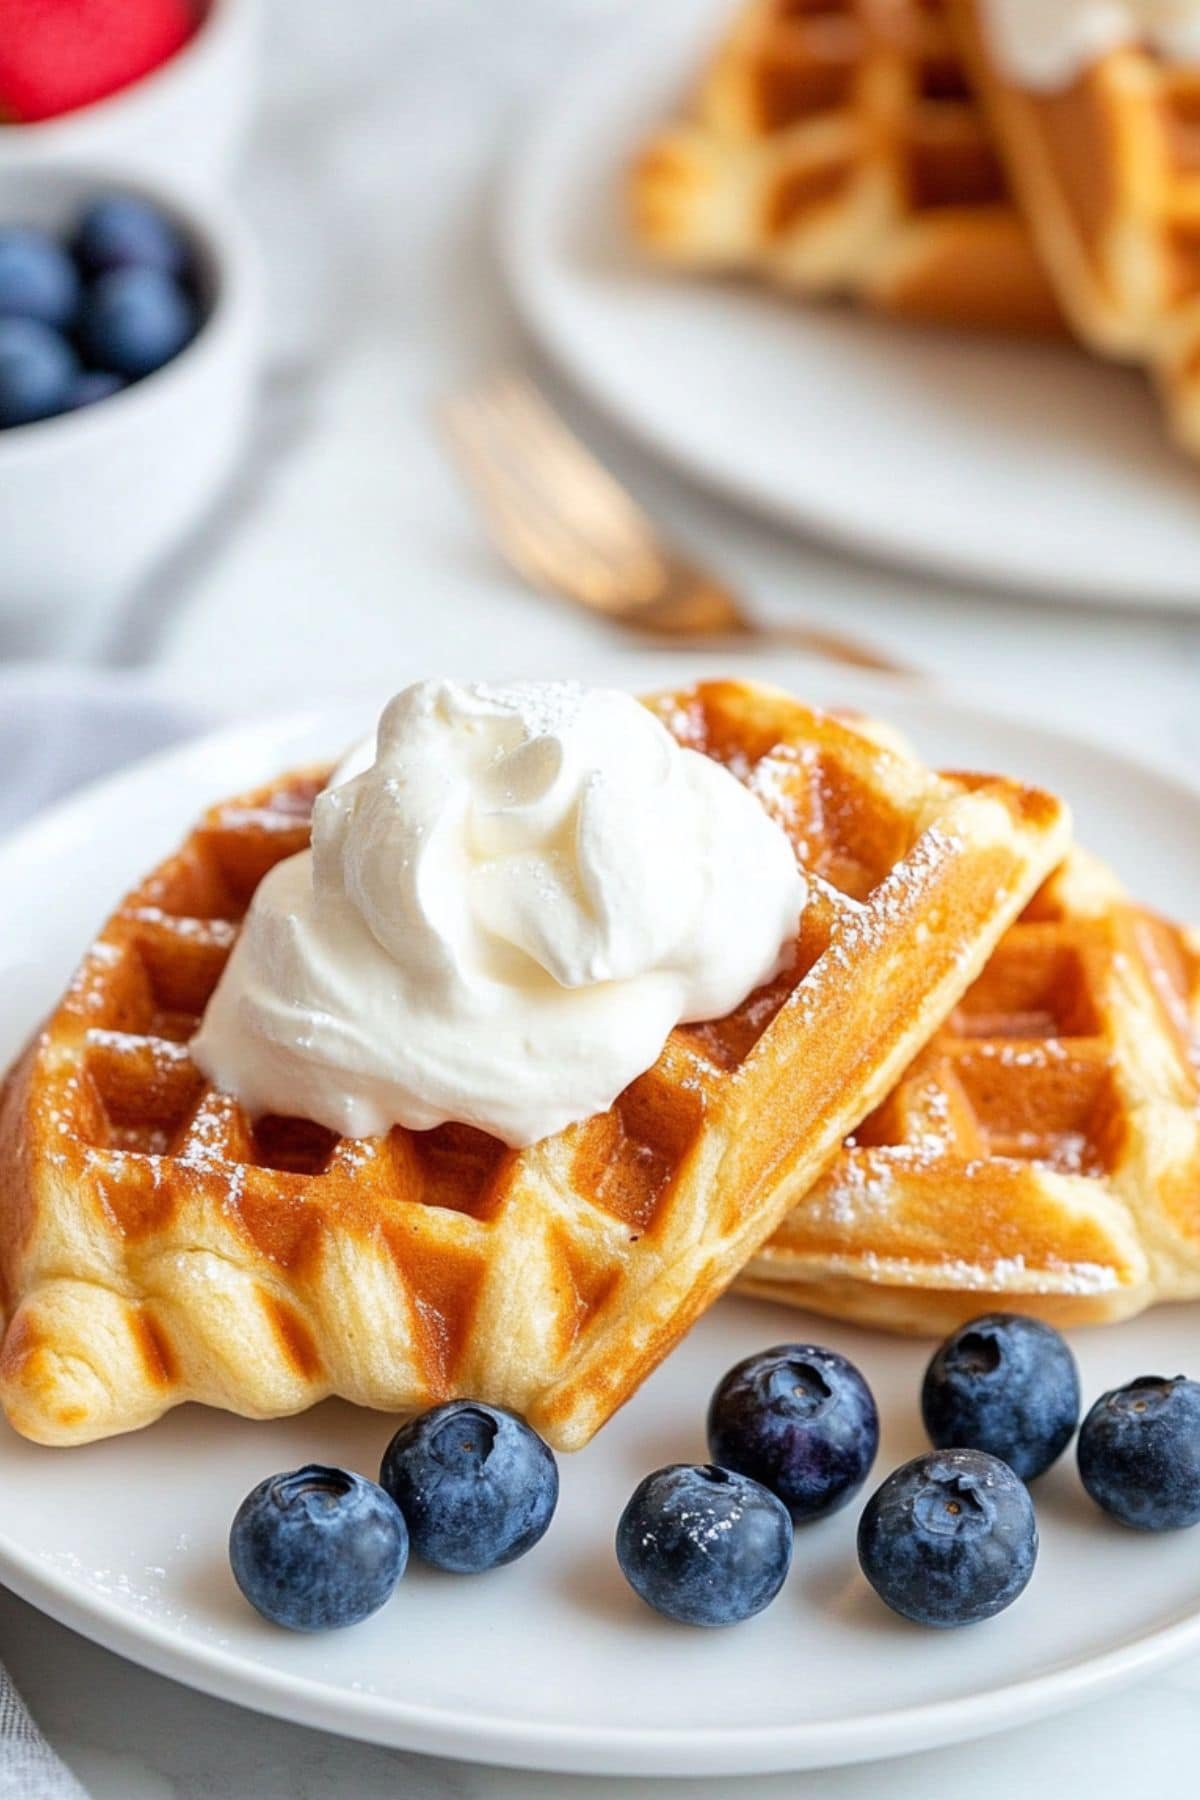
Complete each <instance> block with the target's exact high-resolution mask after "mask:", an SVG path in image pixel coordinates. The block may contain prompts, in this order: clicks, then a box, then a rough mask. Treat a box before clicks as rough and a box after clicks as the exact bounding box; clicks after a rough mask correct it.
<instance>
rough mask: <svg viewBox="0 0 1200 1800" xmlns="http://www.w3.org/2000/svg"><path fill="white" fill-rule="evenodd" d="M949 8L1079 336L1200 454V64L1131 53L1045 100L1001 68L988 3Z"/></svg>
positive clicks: (961, 0)
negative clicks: (1129, 365)
mask: <svg viewBox="0 0 1200 1800" xmlns="http://www.w3.org/2000/svg"><path fill="white" fill-rule="evenodd" d="M945 4H946V7H947V12H948V14H949V16H950V18H951V21H952V24H953V26H954V30H955V34H956V37H957V39H958V41H959V43H960V45H961V47H962V50H963V52H964V55H965V57H966V60H967V63H968V66H969V67H970V69H971V71H972V76H973V79H974V80H975V82H976V85H977V89H978V91H979V93H980V95H981V98H982V100H983V102H984V104H985V106H986V108H987V112H988V116H989V119H990V123H991V126H992V128H993V131H994V135H995V138H996V141H997V144H998V146H999V148H1000V150H1001V151H1002V153H1003V155H1004V158H1005V161H1006V165H1007V167H1008V170H1009V174H1010V177H1011V179H1012V181H1013V184H1014V187H1015V190H1016V192H1017V193H1018V194H1019V196H1020V198H1021V203H1022V208H1023V210H1024V213H1025V216H1026V217H1027V219H1028V221H1029V224H1030V227H1031V229H1032V231H1033V233H1034V236H1035V238H1036V240H1037V244H1038V247H1039V250H1040V252H1041V257H1042V260H1043V263H1044V265H1045V268H1046V270H1047V272H1048V274H1049V276H1050V278H1051V280H1052V281H1053V284H1054V287H1055V290H1056V292H1057V295H1058V298H1059V301H1060V303H1061V305H1062V308H1063V310H1064V312H1065V313H1066V315H1067V317H1068V319H1069V320H1070V322H1071V324H1072V326H1073V328H1074V329H1075V331H1076V332H1077V333H1078V335H1079V336H1080V338H1081V339H1082V340H1083V341H1084V343H1086V344H1089V345H1090V346H1091V347H1092V348H1093V349H1095V350H1098V351H1100V352H1101V353H1102V354H1104V355H1108V356H1117V357H1123V358H1126V359H1129V360H1131V361H1138V362H1142V363H1144V364H1145V365H1146V367H1147V368H1148V369H1149V370H1150V372H1151V373H1152V375H1153V376H1154V377H1155V379H1156V381H1157V382H1158V384H1159V387H1160V389H1161V392H1162V396H1163V400H1164V403H1165V405H1166V407H1167V410H1168V413H1169V416H1170V420H1171V424H1172V428H1173V430H1174V432H1175V434H1176V436H1177V437H1178V438H1179V440H1180V441H1181V442H1182V443H1183V444H1184V445H1185V447H1187V448H1188V449H1190V450H1193V451H1200V131H1198V130H1197V122H1198V121H1200V67H1185V66H1183V65H1180V64H1171V63H1167V62H1164V61H1163V60H1162V58H1161V57H1159V56H1158V55H1156V54H1155V52H1154V51H1153V50H1151V49H1149V48H1146V47H1143V46H1141V45H1136V44H1134V45H1130V46H1129V47H1128V48H1122V49H1119V50H1115V51H1112V52H1110V53H1109V54H1107V55H1105V56H1102V57H1100V58H1099V60H1097V61H1096V62H1095V63H1093V64H1092V66H1091V67H1090V68H1089V69H1087V70H1086V71H1085V72H1084V73H1083V74H1082V75H1080V76H1079V77H1078V78H1077V79H1076V80H1075V81H1073V82H1072V83H1071V85H1070V86H1069V87H1066V88H1064V89H1063V90H1062V91H1061V92H1037V93H1035V92H1031V91H1030V90H1028V89H1024V88H1021V87H1020V86H1018V85H1017V84H1016V83H1015V82H1014V81H1013V80H1012V79H1010V78H1009V77H1008V76H1007V75H1006V73H1005V72H1004V70H1003V69H1002V68H1001V67H1000V65H999V64H998V62H997V59H996V57H995V55H994V54H993V50H992V45H991V42H990V39H989V36H988V32H987V29H986V24H985V18H986V7H985V5H984V3H983V0H945Z"/></svg>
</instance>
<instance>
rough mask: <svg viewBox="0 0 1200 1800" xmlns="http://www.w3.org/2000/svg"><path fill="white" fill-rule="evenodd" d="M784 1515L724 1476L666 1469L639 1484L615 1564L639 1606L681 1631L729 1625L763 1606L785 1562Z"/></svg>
mask: <svg viewBox="0 0 1200 1800" xmlns="http://www.w3.org/2000/svg"><path fill="white" fill-rule="evenodd" d="M792 1541H793V1533H792V1521H791V1519H790V1518H789V1516H788V1510H787V1507H786V1506H784V1504H783V1502H782V1501H781V1500H778V1499H776V1497H775V1495H774V1494H772V1493H771V1492H770V1491H769V1489H767V1488H765V1487H763V1486H762V1484H761V1483H760V1482H757V1481H752V1480H751V1479H750V1477H749V1476H748V1475H739V1474H737V1473H736V1472H735V1471H734V1470H732V1469H718V1468H714V1467H713V1465H712V1464H711V1463H707V1464H702V1465H700V1466H699V1467H697V1466H696V1465H694V1464H692V1463H673V1464H672V1465H671V1466H670V1467H669V1468H666V1469H658V1470H656V1472H655V1473H654V1474H653V1475H647V1477H646V1479H645V1480H644V1481H642V1482H640V1483H639V1484H638V1486H637V1487H636V1488H635V1489H634V1491H633V1496H632V1498H631V1499H630V1501H629V1504H628V1506H627V1507H626V1508H625V1511H624V1512H623V1513H622V1514H621V1521H620V1524H619V1525H618V1526H617V1561H618V1562H619V1563H620V1565H621V1569H622V1572H623V1574H624V1576H625V1579H626V1581H628V1583H629V1585H630V1587H631V1588H632V1589H633V1591H634V1593H635V1594H639V1595H640V1596H641V1598H642V1599H643V1600H644V1601H645V1602H646V1604H647V1606H652V1607H653V1608H654V1610H655V1611H656V1612H660V1613H663V1614H664V1615H665V1616H666V1617H667V1618H668V1619H677V1620H678V1621H679V1622H680V1623H681V1624H683V1625H737V1624H739V1623H740V1622H741V1621H742V1620H743V1619H752V1618H753V1617H754V1615H755V1613H760V1612H761V1611H762V1610H763V1608H764V1607H765V1606H769V1605H770V1604H771V1601H772V1600H773V1599H774V1598H775V1596H776V1594H777V1593H778V1592H779V1590H780V1588H781V1587H782V1586H783V1584H784V1580H785V1579H786V1577H787V1572H788V1569H789V1567H790V1566H791V1561H792Z"/></svg>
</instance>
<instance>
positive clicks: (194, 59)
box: [0, 0, 257, 189]
mask: <svg viewBox="0 0 1200 1800" xmlns="http://www.w3.org/2000/svg"><path fill="white" fill-rule="evenodd" d="M256 14H257V4H256V0H208V4H207V6H206V8H205V11H204V16H203V17H202V19H201V21H200V23H199V25H198V26H197V28H196V31H195V33H194V35H193V36H192V37H191V38H190V39H189V41H188V42H187V43H186V44H185V45H184V46H183V48H182V49H181V50H179V51H177V52H176V54H175V55H174V56H172V57H170V58H168V60H167V61H166V62H165V63H163V64H162V66H161V68H158V69H154V70H152V71H151V73H150V74H149V75H144V76H143V77H142V79H141V80H140V81H135V82H134V83H133V84H132V86H130V87H127V88H122V89H121V90H120V91H119V92H117V93H115V94H110V95H109V96H108V98H107V99H105V100H96V101H94V102H93V103H92V104H91V105H90V106H81V107H79V108H78V109H77V110H76V111H75V112H69V113H64V114H63V115H62V117H61V118H57V119H45V120H39V121H38V122H36V123H34V124H31V125H0V177H3V176H4V175H5V174H6V173H7V172H8V171H9V170H10V169H14V168H31V167H44V166H45V165H47V164H53V165H60V164H69V165H71V166H72V167H75V168H81V167H85V166H87V165H88V164H91V163H99V164H101V165H102V166H103V167H104V168H106V169H120V170H124V171H126V172H128V173H130V174H132V175H133V176H135V177H140V176H145V175H150V176H151V177H152V179H153V180H154V181H156V182H161V183H162V184H163V185H164V186H167V187H187V188H191V189H196V188H203V189H212V188H216V187H219V186H220V185H221V184H222V183H223V182H224V181H225V180H226V179H227V177H228V175H229V173H230V170H231V168H232V166H233V163H234V159H235V157H236V155H237V152H238V150H239V148H240V146H241V143H242V140H243V138H244V136H245V133H246V127H247V125H248V123H249V118H250V102H251V98H252V94H253V88H254V74H255V66H256V63H257V21H256Z"/></svg>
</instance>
